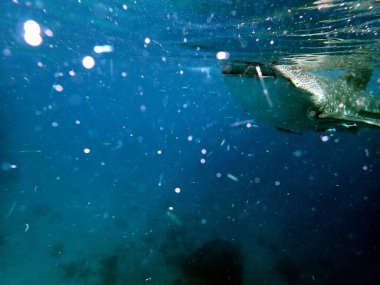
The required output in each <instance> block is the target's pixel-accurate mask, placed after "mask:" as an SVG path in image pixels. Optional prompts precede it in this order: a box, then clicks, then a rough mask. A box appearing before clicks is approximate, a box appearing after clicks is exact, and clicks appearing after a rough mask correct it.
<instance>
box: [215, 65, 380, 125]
mask: <svg viewBox="0 0 380 285" xmlns="http://www.w3.org/2000/svg"><path fill="white" fill-rule="evenodd" d="M222 74H223V75H224V81H225V83H226V85H227V87H228V89H229V90H230V92H231V94H232V95H233V96H234V97H235V98H236V99H237V100H238V101H239V102H240V103H241V104H242V105H243V107H244V108H245V109H246V110H247V111H248V112H249V113H251V114H252V115H253V116H254V118H255V119H257V120H260V121H263V122H266V123H269V124H271V125H274V126H275V127H276V128H277V129H278V130H282V131H286V132H292V133H302V132H305V131H325V130H332V129H334V130H342V129H343V130H345V129H349V130H351V131H352V130H354V131H355V130H357V129H358V128H359V127H362V126H372V127H380V98H378V97H375V96H372V95H371V94H370V93H369V92H368V91H367V90H366V87H367V84H368V82H369V81H370V78H371V76H372V70H371V69H370V68H358V69H355V70H349V71H347V72H346V73H345V74H344V75H343V76H341V77H339V78H330V77H327V76H322V75H319V74H317V73H315V72H311V71H309V70H305V69H304V68H302V67H299V66H297V65H277V64H263V63H258V62H247V61H232V62H227V63H225V64H224V65H223V67H222Z"/></svg>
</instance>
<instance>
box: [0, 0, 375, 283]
mask: <svg viewBox="0 0 380 285" xmlns="http://www.w3.org/2000/svg"><path fill="white" fill-rule="evenodd" d="M293 2H294V3H293ZM338 2H339V3H344V2H343V1H338ZM359 2H360V1H359ZM189 3H190V2H185V1H174V0H172V1H84V0H82V1H70V2H68V1H22V0H18V1H8V0H7V1H3V2H2V3H1V4H0V10H1V11H2V12H1V16H0V27H1V28H0V38H1V40H0V43H1V52H2V54H1V62H0V110H1V111H0V118H1V120H0V146H1V147H0V163H1V172H0V191H1V192H0V218H1V223H0V284H5V285H16V284H23V285H25V284H30V285H34V284H88V285H99V284H107V285H110V284H176V285H179V284H181V285H190V284H200V285H206V284H234V285H239V284H252V285H264V284H270V285H272V284H279V285H282V284H284V285H285V284H318V285H319V284H378V282H379V280H380V264H379V260H380V255H379V240H380V239H379V234H378V231H379V229H378V228H379V201H380V200H379V199H380V195H379V191H378V190H379V189H380V176H379V170H380V140H379V138H380V136H379V134H380V133H379V129H376V128H361V129H360V130H359V131H358V132H356V133H352V132H339V131H337V132H333V131H322V132H305V133H302V134H301V135H299V134H292V133H286V132H281V131H279V130H277V129H276V128H275V127H274V126H272V125H269V124H266V123H265V122H260V121H256V120H255V118H254V116H253V115H252V114H249V113H247V112H246V111H245V110H244V108H243V107H242V106H241V105H240V104H239V103H238V102H237V101H236V100H235V99H234V98H233V97H232V96H231V94H230V90H229V89H228V88H227V86H225V84H224V81H223V76H222V74H221V63H220V62H219V61H218V60H216V58H215V54H216V52H218V51H220V50H226V51H229V52H230V54H231V58H233V59H244V60H246V59H247V58H249V59H250V60H256V61H270V60H278V61H281V60H282V59H283V58H284V57H285V56H289V55H291V56H293V57H294V58H297V56H303V54H302V53H301V52H302V51H303V50H304V49H303V48H302V43H301V44H299V43H300V42H299V41H298V40H299V38H297V41H296V40H293V39H286V40H285V39H282V36H283V29H286V30H289V31H294V32H295V33H297V31H300V30H302V29H301V28H302V27H303V26H308V27H309V28H310V29H312V30H314V29H318V27H319V25H325V26H326V25H327V24H325V22H323V21H322V20H324V19H325V18H330V17H331V14H328V13H327V12H321V13H318V12H314V13H315V15H319V17H314V20H308V21H306V22H302V21H301V22H297V23H295V24H294V22H293V21H292V19H289V18H286V17H285V16H281V15H284V14H283V11H287V10H288V9H293V8H294V7H296V8H297V9H300V10H294V11H295V12H294V13H295V14H296V15H297V18H299V14H302V13H308V12H305V11H307V10H302V9H301V8H302V7H309V6H310V5H311V4H312V2H310V1H302V3H301V1H274V2H273V3H271V2H269V1H267V2H263V3H256V2H255V3H250V1H231V2H228V1H222V4H221V3H218V1H207V2H205V1H201V0H199V1H195V4H194V3H193V4H191V3H190V4H189ZM207 3H208V5H207ZM229 3H232V4H229ZM305 3H306V5H309V6H305V5H304V4H305ZM123 4H124V5H127V7H124V8H123ZM362 5H363V6H365V5H371V4H370V3H364V2H363V3H362ZM372 5H373V8H372V11H374V12H373V13H374V14H368V13H367V12H366V13H365V12H363V11H364V10H365V11H367V10H368V9H367V8H368V7H365V9H364V10H363V11H362V10H358V11H356V13H358V15H362V16H363V17H362V18H360V17H353V19H354V20H355V19H358V20H355V21H357V23H356V22H355V24H356V25H358V26H360V25H362V24H363V23H364V24H363V25H369V26H370V28H372V30H373V31H374V32H373V33H367V34H356V36H357V37H356V36H355V34H353V33H350V32H347V31H346V30H344V31H343V30H342V32H347V34H349V35H350V36H351V37H352V38H348V36H347V34H344V35H343V36H342V37H341V38H342V41H343V42H344V40H345V41H347V42H344V43H345V44H346V43H347V45H343V44H342V46H339V44H338V45H337V46H334V44H331V45H326V46H323V44H321V42H320V41H319V40H318V39H317V40H316V41H315V42H313V41H308V40H305V41H304V42H303V43H304V46H303V47H304V48H305V47H308V48H309V50H308V52H309V51H310V53H311V55H315V54H316V53H317V52H320V51H321V49H320V48H321V46H323V52H326V53H328V52H330V51H333V52H337V53H336V54H334V55H335V56H341V55H342V54H344V53H346V54H350V52H351V51H352V50H353V49H354V48H356V47H357V46H360V45H361V46H362V48H363V49H366V48H368V50H371V52H368V53H367V54H368V57H364V59H363V60H367V62H363V63H365V64H370V65H371V67H372V68H373V69H374V73H373V76H372V79H371V81H370V82H369V85H368V87H367V89H368V90H370V92H372V94H373V95H375V96H378V94H379V89H380V85H379V78H380V77H379V71H378V69H379V66H378V62H379V59H378V54H379V53H378V51H379V50H378V46H379V45H378V41H379V38H378V35H377V33H376V32H378V31H379V29H378V26H379V24H378V23H376V22H375V21H372V20H373V18H376V17H377V16H378V8H379V7H378V4H377V3H372ZM311 6H312V5H311ZM292 7H293V8H292ZM296 8H294V9H296ZM329 11H330V12H331V10H329ZM280 12H281V13H282V14H281V13H280ZM331 13H332V12H331ZM337 13H338V12H337ZM342 13H343V12H342ZM285 14H286V13H285ZM270 16H272V17H273V18H272V19H271V20H270V21H271V23H274V24H273V25H271V24H268V22H267V21H265V19H267V17H270ZM333 16H334V14H333ZM335 16H336V17H337V18H338V19H339V17H343V16H342V15H340V14H337V15H335ZM30 19H32V20H34V21H36V22H37V23H39V25H40V26H41V28H42V39H43V41H42V43H41V45H39V46H37V47H33V46H30V45H28V44H27V43H26V41H25V40H24V35H23V24H24V22H25V21H27V20H30ZM252 19H257V21H252ZM263 19H264V20H263ZM261 20H263V21H261ZM354 20H353V21H354ZM237 23H246V24H244V25H243V26H242V28H241V29H242V30H241V33H242V35H241V36H242V37H243V38H246V39H248V40H247V41H240V40H239V41H237V39H240V38H239V37H237V34H238V33H240V32H239V31H240V30H239V31H238V30H237V29H236V24H237ZM247 23H251V24H249V25H248V24H247ZM292 23H293V24H294V26H291V25H292ZM335 24H336V23H335ZM336 25H337V26H339V25H342V23H341V21H337V24H336ZM301 26H302V27H301ZM358 26H355V27H358ZM263 27H265V28H263ZM268 27H271V29H270V32H268ZM342 27H343V28H344V27H345V26H344V25H343V26H342ZM252 29H255V30H256V34H260V35H261V40H262V42H265V44H262V45H260V44H257V41H256V38H250V37H249V36H248V35H249V34H251V32H252V31H251V30H252ZM326 29H327V27H326ZM47 30H50V31H52V32H53V35H52V36H48V35H47V34H46V31H47ZM248 30H249V31H248ZM223 31H224V32H223ZM266 31H267V32H266ZM335 36H336V37H337V38H339V35H335ZM310 37H311V38H312V39H314V38H313V36H310ZM310 37H309V39H310ZM147 38H149V39H150V42H149V40H147ZM300 38H302V39H303V40H304V37H300ZM271 39H274V42H275V44H274V45H272V44H270V43H269V42H270V41H269V40H271ZM277 42H279V43H278V45H277V46H276V43H277ZM237 43H238V44H237ZM98 45H108V46H112V48H113V51H112V52H110V53H101V54H97V53H95V52H94V50H93V48H94V47H95V46H98ZM307 45H308V46H307ZM250 48H251V49H250ZM342 50H343V52H342ZM313 52H316V53H313ZM371 55H372V57H371ZM84 56H92V57H93V58H94V60H95V63H96V64H95V67H93V68H92V69H88V70H87V69H85V68H84V67H83V65H82V59H83V57H84ZM339 69H340V71H338V73H339V72H341V69H342V68H339ZM70 72H71V74H70ZM322 73H323V71H322ZM326 74H328V75H329V73H326ZM60 87H62V89H63V90H62V91H61V90H60ZM259 91H261V90H258V92H259ZM247 123H249V124H250V125H249V124H248V125H247ZM326 138H327V141H325V140H326ZM177 192H179V193H177ZM218 241H225V242H226V249H224V250H223V246H224V244H223V243H222V246H220V245H221V244H220V243H218ZM208 242H211V245H215V247H213V250H214V251H215V252H214V255H210V256H206V257H205V259H206V260H207V261H206V262H205V263H206V266H205V267H206V268H208V269H209V271H207V270H206V274H205V275H206V276H207V275H209V276H211V275H212V274H213V271H212V270H211V269H215V268H216V269H215V270H216V271H218V270H219V271H223V270H225V268H226V267H228V268H230V267H232V268H235V269H236V268H238V269H239V268H240V269H241V271H239V272H240V273H241V276H242V282H240V281H236V280H235V281H231V280H230V281H228V280H227V279H226V280H224V281H218V282H216V281H212V280H213V279H212V277H210V278H211V281H210V279H207V278H205V277H204V276H203V277H202V276H200V275H199V274H200V273H199V272H198V273H197V271H196V270H195V269H194V268H192V269H191V268H189V264H190V263H189V259H191V260H193V261H194V263H196V264H200V263H201V262H200V261H199V260H198V259H197V257H196V256H198V257H199V255H200V256H202V254H199V252H198V250H199V249H201V252H207V250H205V247H204V246H205V245H206V246H207V245H210V243H208ZM220 247H221V248H220ZM197 254H198V255H197ZM194 256H195V257H194ZM240 256H241V257H242V260H240V259H239V258H237V259H235V260H240V263H239V264H238V265H236V264H235V265H236V266H235V267H233V265H231V264H230V263H229V261H230V260H234V257H240ZM220 264H222V265H220ZM223 264H224V265H223ZM218 266H222V267H218ZM223 266H226V267H223ZM194 267H195V268H196V267H197V266H196V265H194ZM204 270H205V269H204ZM236 270H237V269H236ZM189 272H190V273H189ZM221 275H222V273H221Z"/></svg>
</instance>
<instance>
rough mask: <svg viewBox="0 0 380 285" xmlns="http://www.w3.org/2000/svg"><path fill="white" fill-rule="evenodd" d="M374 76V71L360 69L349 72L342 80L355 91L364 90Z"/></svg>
mask: <svg viewBox="0 0 380 285" xmlns="http://www.w3.org/2000/svg"><path fill="white" fill-rule="evenodd" d="M371 76H372V69H370V68H359V69H355V70H350V71H348V72H347V73H346V74H345V75H343V77H342V79H343V80H345V81H346V83H347V85H348V86H350V87H351V88H353V89H354V90H364V89H365V88H366V87H367V84H368V82H369V80H370V79H371Z"/></svg>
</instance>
